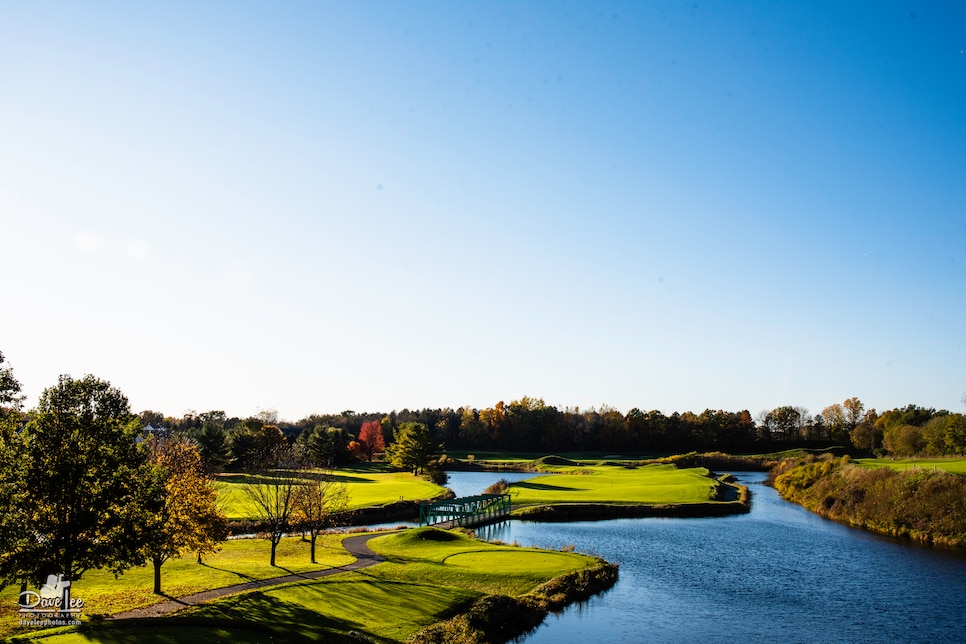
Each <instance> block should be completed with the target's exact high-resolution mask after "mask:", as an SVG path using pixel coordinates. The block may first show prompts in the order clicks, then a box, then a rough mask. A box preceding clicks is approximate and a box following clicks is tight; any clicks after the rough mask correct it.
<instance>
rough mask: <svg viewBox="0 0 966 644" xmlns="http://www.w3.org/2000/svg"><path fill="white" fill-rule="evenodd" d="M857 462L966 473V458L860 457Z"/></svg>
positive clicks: (865, 465) (866, 464) (859, 463)
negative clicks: (896, 458)
mask: <svg viewBox="0 0 966 644" xmlns="http://www.w3.org/2000/svg"><path fill="white" fill-rule="evenodd" d="M855 463H857V464H858V465H861V466H862V467H891V468H892V469H894V470H908V469H912V468H916V467H922V468H925V469H929V470H932V469H937V470H946V471H947V472H952V473H953V474H966V458H936V459H926V458H906V459H898V460H894V459H889V458H860V459H856V460H855Z"/></svg>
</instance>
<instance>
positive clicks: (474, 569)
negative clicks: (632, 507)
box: [42, 528, 596, 644]
mask: <svg viewBox="0 0 966 644" xmlns="http://www.w3.org/2000/svg"><path fill="white" fill-rule="evenodd" d="M369 545H370V547H371V548H372V549H373V550H375V551H376V552H378V553H380V554H382V555H383V556H385V557H386V558H387V559H388V561H386V562H385V563H382V564H379V565H377V566H374V567H372V568H367V569H365V570H364V571H359V572H353V573H342V574H338V575H335V576H333V577H328V578H325V579H319V580H311V581H308V580H307V581H304V582H297V583H293V584H287V585H284V586H277V587H273V588H269V589H267V590H263V591H255V592H249V593H246V594H243V595H238V596H234V597H228V598H224V599H221V600H218V601H215V602H212V603H211V604H207V605H205V606H199V607H195V608H191V609H188V610H186V611H184V612H183V613H179V614H178V615H174V616H172V617H169V618H164V619H160V620H151V622H150V626H151V627H150V628H139V627H138V626H137V624H136V623H131V624H124V623H115V624H112V625H111V626H110V628H107V629H104V630H100V629H97V630H89V631H87V632H84V633H77V632H71V633H63V634H57V635H53V636H51V637H46V638H43V640H42V641H43V642H48V643H50V644H67V643H71V644H72V643H77V642H101V643H103V644H126V643H127V642H183V641H192V642H205V641H222V640H221V639H220V638H222V637H225V635H226V634H227V635H228V636H229V637H230V640H231V641H233V642H235V641H237V642H264V641H275V642H284V641H292V640H296V641H320V642H343V641H345V642H348V641H359V640H357V639H350V638H349V633H350V632H351V631H357V632H363V633H365V634H367V635H368V636H371V639H370V640H366V641H377V642H399V641H403V640H405V639H406V638H408V637H409V636H410V635H411V634H412V633H414V632H415V631H417V630H419V629H420V628H422V627H423V626H427V625H429V624H432V623H435V622H437V621H439V620H440V619H444V618H446V617H449V616H450V615H452V614H453V613H454V612H456V611H458V610H460V609H461V608H463V607H465V606H467V605H468V604H469V603H470V602H472V601H473V600H475V599H477V598H479V597H481V596H483V595H485V594H494V593H501V594H511V595H518V594H523V593H526V592H529V591H531V590H533V589H534V588H535V587H536V586H538V585H539V584H541V583H544V582H546V581H548V580H550V579H552V578H553V577H556V576H558V575H561V574H565V573H569V572H573V571H577V570H583V569H585V568H588V567H592V566H594V565H596V560H595V559H593V558H591V557H587V556H584V555H579V554H574V553H565V552H550V551H542V550H535V549H532V548H519V547H515V546H505V545H493V544H489V543H486V542H481V541H477V540H475V539H472V538H470V537H467V536H465V535H462V534H457V533H451V532H444V531H441V530H436V529H433V528H423V529H419V530H407V531H404V532H401V533H398V534H391V535H387V536H384V537H379V538H377V539H374V540H372V541H370V544H369ZM229 623H230V624H231V625H232V626H231V627H230V631H229V632H227V633H226V624H229Z"/></svg>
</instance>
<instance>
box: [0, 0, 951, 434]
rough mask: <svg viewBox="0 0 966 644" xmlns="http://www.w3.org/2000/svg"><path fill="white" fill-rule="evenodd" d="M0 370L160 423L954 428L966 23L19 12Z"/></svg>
mask: <svg viewBox="0 0 966 644" xmlns="http://www.w3.org/2000/svg"><path fill="white" fill-rule="evenodd" d="M0 240H2V244H0V247H2V251H0V269H2V272H3V273H2V274H3V275H4V277H5V280H4V284H5V288H4V289H3V290H4V294H3V299H2V304H0V351H2V352H3V353H4V354H5V356H6V358H7V361H8V362H9V363H10V364H11V365H12V366H13V369H14V375H15V376H16V377H17V378H18V379H19V380H20V381H21V382H22V383H23V385H24V388H25V393H26V394H27V395H28V400H27V404H28V406H33V405H35V404H36V401H37V397H38V396H39V394H40V392H41V391H42V390H43V389H44V388H45V387H48V386H51V385H53V384H55V382H56V380H57V376H58V375H59V374H62V373H69V374H71V375H73V376H75V377H80V376H81V375H83V374H85V373H93V374H94V375H96V376H98V377H100V378H103V379H106V380H109V381H110V382H111V383H112V384H114V385H115V386H117V387H119V388H120V389H121V390H122V391H123V392H124V393H125V394H127V396H128V397H129V398H130V401H131V406H132V408H133V409H134V410H135V411H140V410H143V409H154V410H158V411H162V412H164V413H165V414H167V415H174V416H179V415H181V414H183V413H184V412H186V411H188V410H197V411H199V412H200V411H206V410H210V409H222V410H225V411H226V412H227V413H228V414H229V415H238V416H247V415H250V414H253V413H255V412H256V411H258V410H263V409H276V410H278V412H279V415H280V416H281V417H282V418H285V419H289V420H296V419H298V418H301V417H303V416H305V415H308V414H310V413H313V412H318V413H326V412H340V411H342V410H344V409H354V410H356V411H389V410H392V409H402V408H404V407H408V408H411V409H412V408H420V407H445V406H450V407H458V406H462V405H470V406H473V407H477V408H483V407H489V406H492V405H493V404H495V403H496V402H497V401H499V400H505V401H507V402H509V401H511V400H513V399H517V398H520V397H521V396H524V395H528V396H531V397H541V398H543V399H544V400H545V401H546V402H547V403H548V404H554V405H557V406H559V407H568V406H569V407H573V406H579V407H581V408H586V407H590V406H600V405H601V404H608V405H611V406H613V407H616V408H617V409H619V410H621V411H627V410H628V409H630V408H631V407H639V408H642V409H660V410H663V411H664V412H666V413H670V412H673V411H686V410H693V411H695V412H699V411H701V410H703V409H705V408H720V409H726V410H731V411H737V410H741V409H748V410H750V411H751V412H752V413H757V412H758V411H760V410H762V409H771V408H774V407H777V406H780V405H798V406H803V407H806V408H807V409H809V411H810V412H811V413H818V412H820V411H821V409H822V408H823V407H825V406H826V405H829V404H832V403H836V402H841V401H842V400H844V399H845V398H847V397H851V396H858V397H859V398H860V399H862V401H863V402H865V403H866V406H867V407H875V408H877V409H879V410H880V411H882V410H884V409H891V408H893V407H896V406H903V405H906V404H909V403H915V404H919V405H923V406H931V407H937V408H945V409H950V410H954V411H962V410H963V405H962V403H961V402H960V397H961V396H962V394H963V392H964V391H966V351H964V346H966V344H964V343H966V338H964V335H966V288H964V277H966V4H963V3H961V2H920V1H907V2H888V1H881V0H875V1H871V2H860V1H856V2H839V1H829V2H823V1H819V0H809V1H807V2H806V1H802V2H770V1H769V2H764V1H761V2H754V1H746V2H709V1H707V0H702V1H699V2H680V1H674V2H644V1H634V2H612V3H608V2H583V1H580V2H550V1H542V0H541V1H539V2H504V1H495V2H450V1H448V0H447V1H440V2H419V1H407V2H395V1H392V2H388V1H387V2H370V1H362V2H356V1H352V2H349V1H345V2H336V1H332V2H314V1H313V2H304V3H297V2H278V3H275V2H235V1H232V2H214V1H211V2H201V3H198V2H171V1H165V2H108V1H98V2H82V3H79V2H27V1H14V0H11V1H9V2H3V3H0Z"/></svg>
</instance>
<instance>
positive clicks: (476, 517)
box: [419, 494, 510, 527]
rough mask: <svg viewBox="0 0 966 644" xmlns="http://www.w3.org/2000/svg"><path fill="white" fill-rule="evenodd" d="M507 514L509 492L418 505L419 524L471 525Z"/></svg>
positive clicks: (493, 519) (508, 509) (495, 519)
mask: <svg viewBox="0 0 966 644" xmlns="http://www.w3.org/2000/svg"><path fill="white" fill-rule="evenodd" d="M509 514H510V495H509V494H480V495H478V496H464V497H461V498H458V499H448V500H446V501H434V502H433V503H426V504H424V505H421V506H419V525H421V526H424V525H438V524H441V523H447V524H449V527H457V526H462V527H471V526H474V525H479V524H481V523H489V522H491V521H497V520H499V519H502V518H504V517H506V516H508V515H509Z"/></svg>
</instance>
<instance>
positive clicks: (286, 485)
mask: <svg viewBox="0 0 966 644" xmlns="http://www.w3.org/2000/svg"><path fill="white" fill-rule="evenodd" d="M263 464H264V465H265V466H266V467H264V468H263V469H262V470H261V471H260V472H258V473H257V474H256V476H255V481H254V482H252V483H249V484H247V485H246V486H245V494H246V496H247V497H248V499H249V500H250V501H251V502H252V504H254V506H255V508H256V511H257V512H258V518H259V519H260V520H261V521H262V524H263V525H264V527H265V533H266V534H267V535H268V538H269V541H270V542H271V544H272V556H271V560H270V563H271V565H272V566H274V565H275V551H276V549H277V548H278V544H279V542H280V541H281V540H282V535H284V534H285V533H286V532H288V531H289V528H290V525H291V519H292V514H293V512H294V511H295V496H296V489H297V488H298V486H299V481H298V479H297V478H296V477H295V476H294V475H293V473H292V472H291V470H287V469H283V468H284V467H291V466H292V465H293V463H292V454H291V449H290V448H288V447H287V446H279V447H276V448H275V449H274V450H273V452H272V453H271V454H270V455H269V456H268V458H267V459H265V460H264V461H263Z"/></svg>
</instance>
